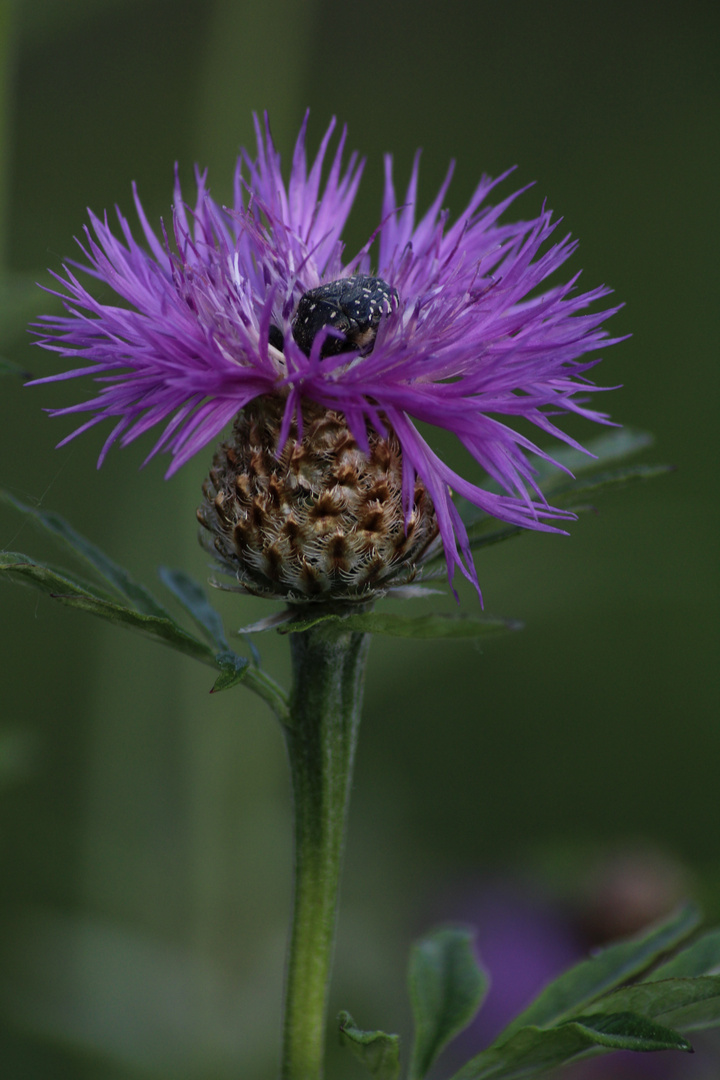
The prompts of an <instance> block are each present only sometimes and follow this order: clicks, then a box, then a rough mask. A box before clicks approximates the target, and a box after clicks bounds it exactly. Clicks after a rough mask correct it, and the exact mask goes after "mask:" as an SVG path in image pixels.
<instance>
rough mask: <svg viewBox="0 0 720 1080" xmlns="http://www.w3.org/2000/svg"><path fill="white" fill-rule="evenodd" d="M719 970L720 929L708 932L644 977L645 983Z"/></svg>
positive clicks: (706, 973)
mask: <svg viewBox="0 0 720 1080" xmlns="http://www.w3.org/2000/svg"><path fill="white" fill-rule="evenodd" d="M716 969H720V929H718V928H716V929H715V930H709V931H708V932H707V933H706V934H703V935H702V936H701V937H699V938H698V939H697V941H693V943H692V945H688V947H687V948H686V949H683V950H682V952H679V953H678V954H677V955H676V956H673V957H671V958H670V959H669V960H666V961H665V963H664V964H661V965H660V967H658V968H655V969H654V971H652V972H651V973H650V974H649V975H646V976H645V979H644V981H645V982H656V981H657V980H658V979H683V978H689V977H691V976H693V975H709V974H711V973H712V972H713V971H715V970H716Z"/></svg>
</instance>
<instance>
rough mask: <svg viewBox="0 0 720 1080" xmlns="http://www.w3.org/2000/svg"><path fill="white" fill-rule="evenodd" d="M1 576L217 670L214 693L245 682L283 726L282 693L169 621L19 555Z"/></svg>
mask: <svg viewBox="0 0 720 1080" xmlns="http://www.w3.org/2000/svg"><path fill="white" fill-rule="evenodd" d="M2 573H4V574H5V575H6V576H7V577H8V578H11V579H13V580H15V581H19V582H20V583H21V584H25V585H30V586H32V587H33V588H36V589H39V590H40V591H41V592H44V593H47V594H48V595H49V596H51V597H52V598H53V599H54V600H58V601H60V603H62V604H66V605H67V606H69V607H75V608H79V609H80V610H82V611H88V612H90V614H91V615H97V616H98V617H99V618H101V619H105V620H106V621H107V622H113V623H117V624H118V625H121V626H125V627H126V628H128V629H130V630H136V631H138V632H139V633H141V634H143V635H144V636H145V637H149V638H153V639H154V640H155V641H160V642H162V643H163V644H165V645H170V646H171V647H172V648H174V649H177V650H178V651H179V652H181V653H184V654H185V655H186V656H192V657H194V658H195V659H196V660H199V661H200V662H201V663H203V664H208V665H209V666H210V667H213V668H216V669H219V671H220V675H219V676H218V678H217V679H216V680H215V684H214V686H213V691H214V692H217V691H219V690H227V689H228V688H229V687H231V686H235V685H236V684H237V683H238V682H245V684H246V686H247V687H248V689H250V690H252V691H253V692H254V693H256V694H257V695H258V696H259V697H261V698H262V699H263V701H265V702H266V703H267V704H268V705H269V706H270V708H271V709H272V710H273V712H274V713H275V715H276V716H277V717H278V719H279V720H280V721H281V723H286V722H287V719H288V715H289V705H288V699H287V694H286V693H285V691H284V690H283V689H282V687H280V686H279V685H278V684H277V683H276V682H275V681H274V680H273V679H271V678H270V676H269V675H267V674H266V673H265V672H264V671H261V670H260V669H259V668H258V667H257V666H252V665H251V664H250V662H249V661H248V660H246V659H244V658H243V657H241V656H237V655H236V654H235V653H234V652H232V651H231V650H229V649H224V650H220V651H217V650H215V649H212V648H211V647H210V646H209V645H207V644H206V643H205V642H204V641H201V640H200V639H199V638H196V637H194V636H193V635H192V634H190V633H188V631H187V630H185V629H184V628H183V627H182V626H180V625H179V624H178V623H176V622H175V620H174V619H172V618H171V617H170V616H159V615H146V614H145V613H144V612H140V611H137V610H135V609H134V608H129V607H125V606H124V605H122V604H119V603H117V602H116V601H115V600H114V599H113V598H112V597H110V596H109V595H108V594H107V593H104V592H103V591H102V590H101V589H100V588H99V587H98V586H96V585H94V584H92V583H88V582H84V581H81V580H79V579H78V578H77V577H76V576H75V575H73V574H71V573H69V572H67V571H65V570H57V569H55V568H54V567H52V566H49V565H47V564H46V563H41V562H39V561H38V560H34V559H30V558H28V556H27V555H23V554H21V553H19V552H13V551H10V552H8V551H5V552H0V574H2Z"/></svg>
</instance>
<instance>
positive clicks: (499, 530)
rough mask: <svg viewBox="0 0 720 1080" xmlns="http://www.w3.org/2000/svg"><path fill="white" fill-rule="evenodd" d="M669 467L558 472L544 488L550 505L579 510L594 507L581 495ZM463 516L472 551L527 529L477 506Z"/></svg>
mask: <svg viewBox="0 0 720 1080" xmlns="http://www.w3.org/2000/svg"><path fill="white" fill-rule="evenodd" d="M672 471H673V466H672V465H628V466H625V467H623V468H621V469H614V470H612V471H606V472H597V473H592V474H591V475H590V476H582V477H581V478H579V479H575V480H573V479H571V478H568V477H567V476H564V475H563V474H562V473H561V474H559V479H558V481H557V482H556V483H555V484H553V485H552V490H550V489H549V488H548V487H547V486H545V487H544V491H545V493H546V494H547V495H548V497H549V500H550V502H551V503H552V505H553V506H557V507H560V508H563V509H566V510H572V511H573V512H574V513H576V514H580V513H584V512H585V513H586V512H587V511H588V510H592V509H594V507H593V506H592V505H591V504H589V503H579V501H578V500H579V499H580V498H581V497H583V498H584V497H585V496H587V495H597V494H599V493H601V492H606V491H609V490H610V489H611V488H621V487H626V486H627V485H628V484H632V483H639V482H641V481H644V480H652V479H654V478H655V477H657V476H664V475H665V474H666V473H669V472H672ZM472 511H476V512H475V513H473V512H472ZM462 517H463V521H464V523H465V525H466V527H467V530H468V538H469V541H470V548H471V550H473V551H476V550H477V549H478V548H483V547H488V546H489V545H490V544H498V543H500V542H501V541H503V540H509V539H510V538H511V537H513V536H520V535H522V534H523V533H527V531H528V530H527V529H524V528H522V527H521V526H519V525H504V526H502V525H500V524H499V523H498V521H497V519H496V518H493V517H490V516H489V515H488V514H485V513H484V512H483V511H482V510H479V509H477V508H476V507H473V508H472V509H471V510H467V509H466V510H465V511H464V512H463V513H462ZM439 557H440V556H438V558H439ZM433 561H435V560H433Z"/></svg>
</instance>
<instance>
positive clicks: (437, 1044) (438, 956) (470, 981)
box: [408, 927, 488, 1080]
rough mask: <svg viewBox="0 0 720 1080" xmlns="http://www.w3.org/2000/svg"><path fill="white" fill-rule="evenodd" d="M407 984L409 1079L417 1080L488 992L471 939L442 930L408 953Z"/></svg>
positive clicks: (467, 934) (461, 932)
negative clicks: (410, 1029)
mask: <svg viewBox="0 0 720 1080" xmlns="http://www.w3.org/2000/svg"><path fill="white" fill-rule="evenodd" d="M408 982H409V986H410V1000H411V1003H412V1010H413V1017H414V1020H415V1040H414V1045H413V1051H412V1059H411V1062H410V1072H409V1077H410V1080H420V1078H421V1077H424V1076H425V1075H426V1073H427V1072H428V1070H429V1068H430V1066H431V1065H432V1063H433V1062H434V1061H435V1059H436V1058H437V1056H438V1054H439V1053H440V1051H441V1050H442V1049H443V1047H444V1046H446V1045H447V1043H448V1042H450V1040H451V1039H452V1038H454V1037H455V1036H456V1035H457V1034H459V1032H461V1031H462V1030H463V1029H464V1028H465V1027H467V1025H468V1024H469V1023H470V1021H471V1020H472V1019H473V1017H474V1016H475V1014H476V1012H477V1011H478V1009H479V1008H480V1004H481V1002H482V1000H483V998H484V997H485V994H486V992H487V988H488V980H487V976H486V975H485V973H484V972H483V970H482V969H481V968H480V966H479V964H478V963H477V960H476V959H475V955H474V953H473V949H472V934H471V933H470V932H469V931H467V930H460V929H457V928H454V927H443V928H441V929H440V930H436V931H434V932H433V933H431V934H429V935H428V936H427V937H425V938H422V939H421V940H420V941H419V942H417V943H416V944H415V945H414V946H413V949H412V952H411V954H410V967H409V972H408Z"/></svg>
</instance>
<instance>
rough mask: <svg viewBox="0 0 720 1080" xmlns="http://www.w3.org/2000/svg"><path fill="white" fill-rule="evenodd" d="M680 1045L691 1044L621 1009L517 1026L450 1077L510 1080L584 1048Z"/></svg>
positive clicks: (568, 1058)
mask: <svg viewBox="0 0 720 1080" xmlns="http://www.w3.org/2000/svg"><path fill="white" fill-rule="evenodd" d="M593 1049H595V1050H641V1051H642V1050H645V1051H649V1050H685V1051H686V1052H687V1051H691V1050H692V1047H691V1046H690V1044H689V1043H688V1042H687V1040H685V1039H683V1037H682V1036H681V1035H679V1034H678V1033H677V1032H676V1031H672V1030H671V1029H669V1028H666V1027H664V1026H663V1025H660V1024H653V1023H651V1022H650V1021H648V1020H646V1019H644V1018H643V1017H641V1016H633V1015H632V1014H627V1013H620V1014H618V1013H615V1014H612V1013H611V1014H598V1015H597V1016H594V1017H580V1018H578V1020H571V1021H567V1022H566V1023H564V1024H560V1025H559V1026H558V1027H552V1028H539V1027H535V1026H534V1025H532V1026H530V1027H524V1028H521V1030H520V1031H517V1032H516V1033H515V1034H514V1035H513V1036H512V1038H511V1039H509V1040H508V1042H506V1043H504V1044H503V1045H502V1046H493V1047H491V1048H490V1049H489V1050H485V1051H483V1053H481V1054H478V1055H477V1057H475V1058H473V1059H472V1061H469V1062H468V1063H467V1065H465V1066H463V1068H462V1069H461V1070H460V1072H458V1073H457V1074H456V1075H455V1076H454V1077H453V1080H516V1078H520V1077H523V1078H524V1077H531V1076H538V1075H540V1074H544V1073H545V1072H546V1071H547V1070H548V1069H553V1068H557V1067H558V1066H560V1065H563V1064H565V1063H566V1062H568V1061H571V1060H572V1059H573V1058H576V1057H578V1056H579V1055H580V1054H586V1053H587V1052H588V1050H593Z"/></svg>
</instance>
